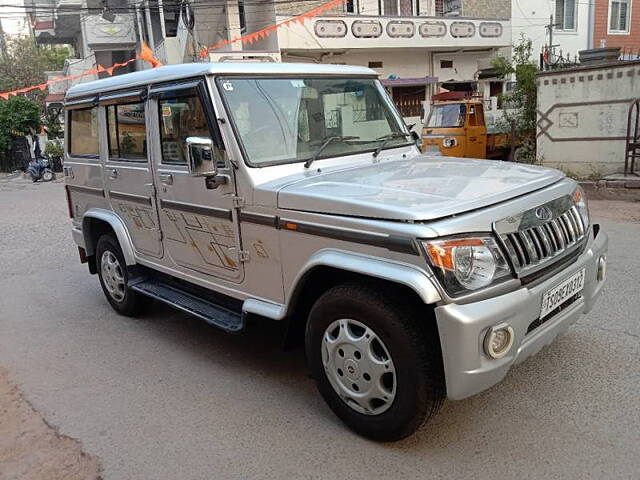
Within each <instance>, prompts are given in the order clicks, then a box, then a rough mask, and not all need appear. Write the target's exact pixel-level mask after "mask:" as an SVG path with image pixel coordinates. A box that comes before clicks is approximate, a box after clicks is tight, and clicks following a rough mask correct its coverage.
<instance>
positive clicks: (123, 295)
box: [96, 234, 151, 317]
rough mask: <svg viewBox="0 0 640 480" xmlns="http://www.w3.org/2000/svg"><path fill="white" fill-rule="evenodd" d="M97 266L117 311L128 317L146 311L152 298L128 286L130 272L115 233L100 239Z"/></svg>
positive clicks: (103, 289)
mask: <svg viewBox="0 0 640 480" xmlns="http://www.w3.org/2000/svg"><path fill="white" fill-rule="evenodd" d="M96 266H97V270H98V277H99V278H100V285H101V286H102V291H103V292H104V294H105V296H106V297H107V300H108V301H109V304H111V306H112V307H113V309H114V310H115V311H116V312H118V313H119V314H120V315H125V316H128V317H137V316H138V315H140V314H142V313H144V311H145V310H146V309H147V307H148V306H149V305H150V304H151V299H150V298H149V297H147V296H144V295H141V294H140V293H138V292H135V291H133V290H131V289H130V288H128V286H127V285H128V280H129V272H128V270H127V265H126V262H125V260H124V255H123V254H122V249H121V248H120V244H119V243H118V240H117V239H116V237H115V236H114V235H112V234H104V235H102V236H101V237H100V238H99V239H98V244H97V246H96Z"/></svg>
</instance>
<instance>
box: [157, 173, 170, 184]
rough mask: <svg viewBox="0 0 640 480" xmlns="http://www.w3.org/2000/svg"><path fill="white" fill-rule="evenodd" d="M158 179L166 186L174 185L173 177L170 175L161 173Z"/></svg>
mask: <svg viewBox="0 0 640 480" xmlns="http://www.w3.org/2000/svg"><path fill="white" fill-rule="evenodd" d="M158 178H159V179H160V182H161V183H164V184H165V185H173V175H171V174H170V173H159V174H158Z"/></svg>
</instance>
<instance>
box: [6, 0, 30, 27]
mask: <svg viewBox="0 0 640 480" xmlns="http://www.w3.org/2000/svg"><path fill="white" fill-rule="evenodd" d="M2 4H3V5H16V6H18V7H24V2H23V0H2ZM20 10H22V8H16V7H0V18H1V19H2V29H3V30H4V33H5V34H6V35H19V34H23V35H27V34H28V33H29V28H28V23H27V16H26V15H25V14H24V13H18V11H20Z"/></svg>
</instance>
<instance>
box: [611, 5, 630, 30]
mask: <svg viewBox="0 0 640 480" xmlns="http://www.w3.org/2000/svg"><path fill="white" fill-rule="evenodd" d="M630 17H631V0H609V32H612V33H629V20H630Z"/></svg>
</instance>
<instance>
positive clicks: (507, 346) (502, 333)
mask: <svg viewBox="0 0 640 480" xmlns="http://www.w3.org/2000/svg"><path fill="white" fill-rule="evenodd" d="M512 346H513V328H511V327H510V326H509V325H507V324H506V323H503V324H501V325H497V326H495V327H491V328H490V329H489V331H488V332H487V334H486V335H485V337H484V351H485V353H486V354H487V355H488V356H490V357H491V358H502V357H504V356H505V355H506V354H507V353H509V350H511V347H512Z"/></svg>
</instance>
